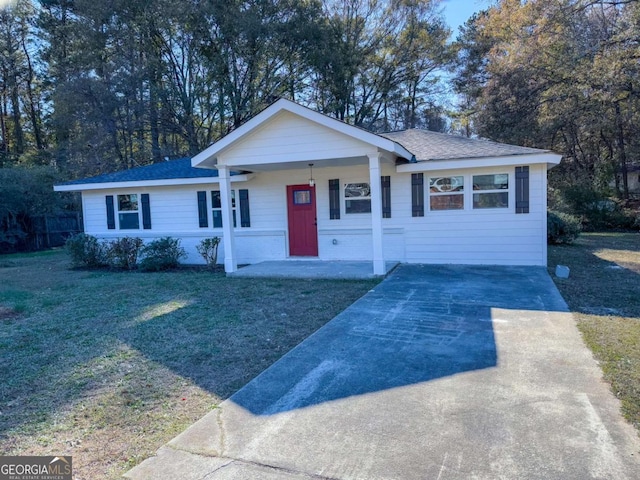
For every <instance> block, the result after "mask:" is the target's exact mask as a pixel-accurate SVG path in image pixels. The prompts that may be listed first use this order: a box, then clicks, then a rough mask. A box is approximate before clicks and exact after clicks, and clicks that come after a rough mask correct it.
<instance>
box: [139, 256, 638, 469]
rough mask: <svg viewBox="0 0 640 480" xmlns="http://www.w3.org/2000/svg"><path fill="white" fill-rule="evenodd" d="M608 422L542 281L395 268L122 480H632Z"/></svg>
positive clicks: (620, 427) (587, 357) (477, 270)
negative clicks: (310, 479)
mask: <svg viewBox="0 0 640 480" xmlns="http://www.w3.org/2000/svg"><path fill="white" fill-rule="evenodd" d="M300 321H304V319H303V318H301V319H300ZM619 407H620V406H619V403H618V401H617V400H616V399H615V398H614V397H613V395H612V394H611V393H610V392H609V390H608V387H607V385H606V384H604V383H603V381H602V380H601V372H600V370H599V369H598V367H597V365H596V363H595V361H594V360H593V358H592V356H591V354H590V352H589V351H588V350H587V349H586V348H585V347H584V345H583V343H582V340H581V338H580V335H579V332H578V331H577V329H576V327H575V325H574V322H573V319H572V317H571V314H569V313H567V308H566V305H565V303H564V301H563V300H562V298H561V297H560V295H559V293H558V292H557V290H556V288H555V286H554V285H553V282H552V281H551V279H550V278H549V276H548V275H547V273H546V270H545V269H543V268H535V267H534V268H531V267H504V268H503V267H468V266H465V267H457V266H419V265H403V266H401V267H399V268H397V269H396V270H395V271H394V272H393V273H392V274H391V275H390V276H389V277H388V278H387V279H386V280H384V281H383V282H382V283H380V284H379V285H378V286H377V287H376V288H375V289H374V290H372V291H371V292H369V293H368V294H367V295H365V296H364V297H363V298H361V299H360V300H358V301H357V302H356V303H354V304H353V305H352V306H350V307H349V308H348V309H347V310H345V311H344V312H343V313H341V314H340V315H338V316H337V317H336V318H335V319H333V320H332V321H331V322H330V323H328V324H327V325H326V326H325V327H323V328H322V329H320V330H319V331H318V332H316V333H315V334H314V335H312V336H311V337H309V338H308V339H307V340H305V341H304V342H303V343H302V344H300V345H299V346H298V347H297V348H295V349H294V350H292V351H291V352H290V353H289V354H287V355H286V356H284V357H283V358H282V359H281V360H279V361H278V362H277V363H275V364H274V365H273V366H271V367H270V368H269V369H267V370H266V371H265V372H263V373H262V374H261V375H260V376H258V377H257V378H256V379H254V380H253V381H252V382H250V383H249V384H248V385H246V386H245V387H244V388H243V389H241V390H240V391H239V392H237V393H236V394H235V395H234V396H233V397H231V398H230V399H228V400H226V401H225V402H223V403H222V404H221V405H220V407H219V408H217V409H216V410H214V411H212V412H211V413H209V414H208V415H207V416H205V417H204V418H203V419H201V420H200V421H198V422H197V423H195V424H194V425H193V426H192V427H190V428H189V429H188V430H186V431H185V432H184V433H182V434H181V435H179V436H178V437H176V438H175V439H174V440H172V441H171V442H170V443H169V444H168V445H166V446H164V447H162V448H161V449H160V450H159V452H158V455H157V456H156V457H153V458H151V459H149V460H146V461H145V462H143V463H142V464H141V465H139V466H137V467H136V468H134V469H133V470H131V471H130V472H128V473H127V477H128V478H132V479H178V478H180V479H207V480H213V479H256V478H260V479H309V478H319V479H406V480H411V479H420V480H430V479H439V480H443V479H465V480H466V479H491V480H494V479H510V480H511V479H545V480H550V479H562V480H570V479H576V480H578V479H579V480H586V479H616V480H624V479H629V480H631V479H635V478H640V463H639V461H638V457H640V442H639V440H638V436H637V435H636V432H635V431H634V430H633V428H632V427H631V426H629V425H628V424H626V423H625V422H624V420H623V419H622V417H621V416H620V414H619Z"/></svg>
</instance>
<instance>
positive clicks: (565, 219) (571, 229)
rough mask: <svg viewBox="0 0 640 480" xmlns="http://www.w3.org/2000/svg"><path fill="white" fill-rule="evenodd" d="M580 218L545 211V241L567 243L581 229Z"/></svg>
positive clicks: (574, 237) (571, 240)
mask: <svg viewBox="0 0 640 480" xmlns="http://www.w3.org/2000/svg"><path fill="white" fill-rule="evenodd" d="M581 229H582V228H581V225H580V220H579V219H578V218H577V217H574V216H573V215H568V214H566V213H560V212H547V243H550V244H552V245H558V244H561V243H565V244H569V243H573V241H574V240H575V239H576V238H578V235H580V231H581Z"/></svg>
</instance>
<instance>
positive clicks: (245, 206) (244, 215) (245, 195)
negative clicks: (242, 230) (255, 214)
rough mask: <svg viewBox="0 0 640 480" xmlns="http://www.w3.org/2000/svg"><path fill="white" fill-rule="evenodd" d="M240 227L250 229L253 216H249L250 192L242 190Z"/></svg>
mask: <svg viewBox="0 0 640 480" xmlns="http://www.w3.org/2000/svg"><path fill="white" fill-rule="evenodd" d="M239 193H240V226H241V227H250V226H251V216H250V215H249V190H247V189H246V188H245V189H242V188H241V189H240V192H239Z"/></svg>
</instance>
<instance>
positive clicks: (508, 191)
mask: <svg viewBox="0 0 640 480" xmlns="http://www.w3.org/2000/svg"><path fill="white" fill-rule="evenodd" d="M489 175H493V176H498V175H500V176H505V177H506V178H507V188H492V189H486V190H476V189H475V188H474V178H475V177H482V176H489ZM512 189H513V181H512V179H511V174H509V172H499V173H479V174H475V175H474V174H471V201H470V204H471V209H472V210H505V209H509V208H510V207H511V205H512V202H513V201H512V199H511V191H512ZM497 193H498V194H506V195H507V204H506V205H504V206H491V207H476V206H475V196H476V195H483V194H497Z"/></svg>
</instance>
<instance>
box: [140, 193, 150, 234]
mask: <svg viewBox="0 0 640 480" xmlns="http://www.w3.org/2000/svg"><path fill="white" fill-rule="evenodd" d="M140 203H141V204H142V228H144V229H145V230H150V229H151V207H150V205H149V194H148V193H143V194H142V195H140Z"/></svg>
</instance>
